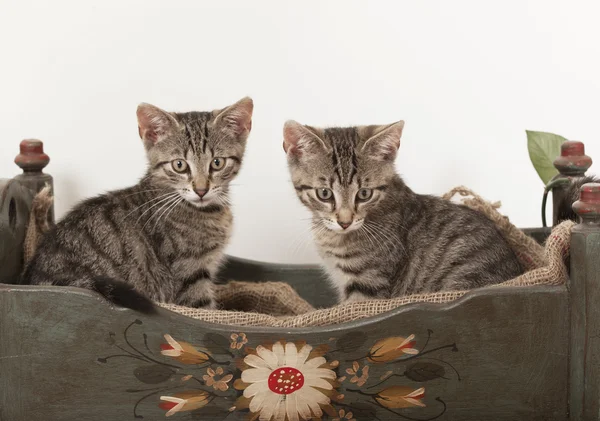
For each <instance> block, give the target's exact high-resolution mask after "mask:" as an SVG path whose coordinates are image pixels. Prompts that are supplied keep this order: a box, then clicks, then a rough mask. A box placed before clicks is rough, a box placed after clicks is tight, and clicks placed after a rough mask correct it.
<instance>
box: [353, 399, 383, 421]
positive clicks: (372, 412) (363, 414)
mask: <svg viewBox="0 0 600 421" xmlns="http://www.w3.org/2000/svg"><path fill="white" fill-rule="evenodd" d="M352 414H353V415H354V417H355V418H356V419H357V420H375V419H376V418H375V417H376V416H377V409H376V407H375V406H374V405H371V404H370V403H368V402H352Z"/></svg>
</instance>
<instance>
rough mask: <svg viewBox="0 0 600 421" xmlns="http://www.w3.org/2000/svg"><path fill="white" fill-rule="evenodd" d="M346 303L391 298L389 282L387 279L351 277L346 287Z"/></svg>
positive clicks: (344, 299)
mask: <svg viewBox="0 0 600 421" xmlns="http://www.w3.org/2000/svg"><path fill="white" fill-rule="evenodd" d="M343 294H344V298H343V302H344V303H356V302H360V301H367V300H376V299H382V298H389V282H388V281H387V279H379V278H373V277H366V276H363V277H360V278H356V279H351V280H349V282H348V283H347V284H346V287H345V288H344V293H343Z"/></svg>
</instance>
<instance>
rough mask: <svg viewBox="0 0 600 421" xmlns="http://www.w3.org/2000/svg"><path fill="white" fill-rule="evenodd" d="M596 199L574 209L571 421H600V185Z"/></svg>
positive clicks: (583, 201) (572, 242)
mask: <svg viewBox="0 0 600 421" xmlns="http://www.w3.org/2000/svg"><path fill="white" fill-rule="evenodd" d="M592 186H595V187H594V188H595V190H596V191H595V192H594V193H595V194H594V196H595V197H591V195H590V196H588V198H587V199H589V200H586V198H585V197H584V195H583V194H582V196H581V200H580V201H578V202H576V203H575V204H574V205H573V209H574V210H575V211H576V212H578V214H579V216H580V217H581V219H582V221H581V223H580V224H579V225H576V226H575V227H574V229H573V233H572V237H571V279H570V282H569V284H568V287H569V295H570V300H571V307H570V310H571V344H570V355H571V361H570V389H569V409H570V416H571V418H570V419H571V420H578V421H579V420H582V421H588V420H598V419H600V307H599V305H598V303H600V184H592V183H590V184H586V185H584V186H583V187H582V191H583V190H584V189H586V188H589V189H590V192H591V189H592Z"/></svg>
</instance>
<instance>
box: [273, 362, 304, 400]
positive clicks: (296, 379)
mask: <svg viewBox="0 0 600 421" xmlns="http://www.w3.org/2000/svg"><path fill="white" fill-rule="evenodd" d="M268 384H269V389H271V391H272V392H274V393H277V394H278V395H289V394H290V393H293V392H295V391H296V390H299V389H302V386H304V376H303V375H302V373H301V372H300V370H297V369H295V368H292V367H281V368H278V369H276V370H275V371H273V372H272V373H271V374H270V375H269V381H268Z"/></svg>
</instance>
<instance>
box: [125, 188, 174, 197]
mask: <svg viewBox="0 0 600 421" xmlns="http://www.w3.org/2000/svg"><path fill="white" fill-rule="evenodd" d="M165 190H167V189H149V190H139V191H136V192H135V193H130V194H126V195H125V196H123V197H129V196H135V195H136V194H140V193H150V192H153V191H165Z"/></svg>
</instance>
